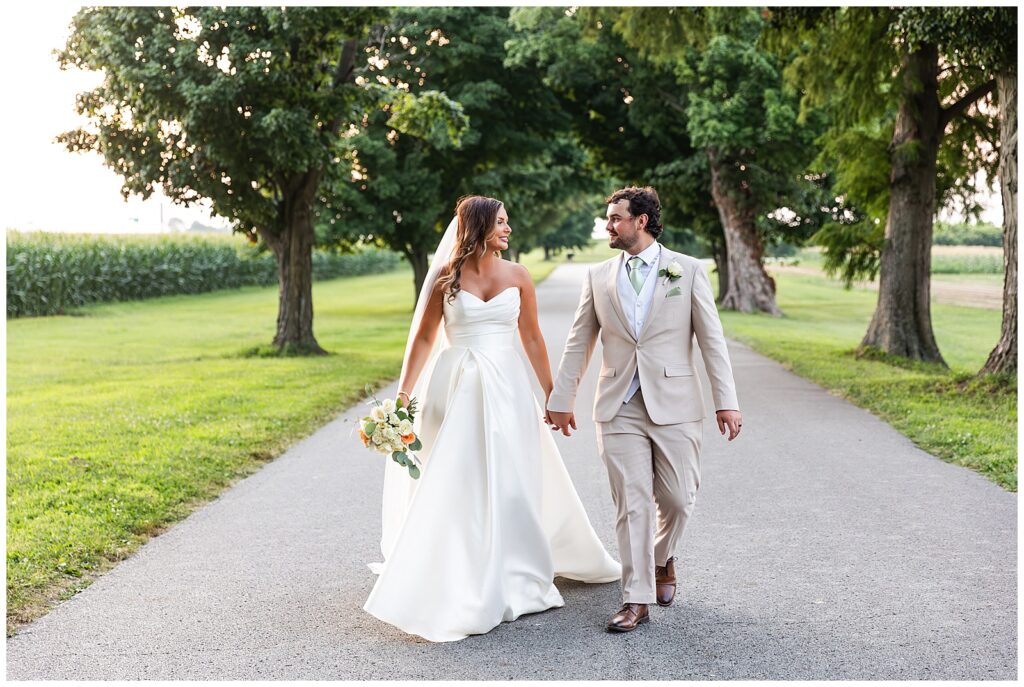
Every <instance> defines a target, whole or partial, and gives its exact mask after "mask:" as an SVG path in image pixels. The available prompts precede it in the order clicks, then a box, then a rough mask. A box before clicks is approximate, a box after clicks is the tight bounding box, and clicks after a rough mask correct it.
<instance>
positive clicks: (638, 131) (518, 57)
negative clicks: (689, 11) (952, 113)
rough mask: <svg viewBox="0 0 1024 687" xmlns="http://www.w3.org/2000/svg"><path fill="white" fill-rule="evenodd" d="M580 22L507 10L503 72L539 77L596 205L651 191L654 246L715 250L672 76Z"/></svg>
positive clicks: (700, 162)
mask: <svg viewBox="0 0 1024 687" xmlns="http://www.w3.org/2000/svg"><path fill="white" fill-rule="evenodd" d="M594 11H595V12H597V11H598V10H594ZM590 12H591V11H590V10H586V9H580V10H575V9H572V8H570V9H563V8H557V7H520V8H516V9H515V10H514V11H513V13H512V23H513V25H514V26H515V27H516V30H517V32H516V35H515V37H514V38H513V39H512V40H511V41H510V42H509V58H508V62H509V64H511V65H516V66H527V67H529V68H531V69H534V70H537V69H540V70H542V73H543V75H544V81H545V83H546V84H547V85H549V86H550V87H551V88H552V89H553V91H554V92H555V93H556V94H557V95H558V98H559V102H560V104H561V107H562V108H563V109H564V110H565V111H566V112H568V113H569V115H570V119H571V123H572V130H573V133H574V134H575V136H576V137H577V138H578V139H579V140H580V142H581V143H582V144H583V145H584V147H585V148H586V149H587V152H588V155H589V158H590V164H591V165H592V166H593V167H594V169H595V174H596V175H598V176H599V177H604V178H605V179H606V181H605V182H604V184H602V187H601V192H602V194H603V195H607V194H608V193H610V192H611V191H612V190H614V189H615V188H618V187H622V186H627V185H631V184H635V185H647V184H650V185H652V186H655V187H656V188H657V189H658V192H659V195H660V196H661V199H662V206H663V208H662V219H663V221H664V224H665V233H664V234H663V235H662V237H661V241H662V242H663V243H665V244H666V245H668V246H670V247H672V248H676V249H680V250H682V249H688V250H689V249H692V248H691V247H692V246H693V245H694V243H693V242H694V236H695V234H696V235H698V236H700V237H701V240H702V241H704V242H705V243H708V244H713V243H717V244H721V243H722V241H721V238H720V237H721V233H722V232H721V224H720V222H719V219H718V214H717V211H716V210H715V206H714V201H713V199H712V198H711V193H710V183H709V180H708V175H707V161H706V158H704V157H703V156H699V155H696V153H695V151H694V150H693V148H692V146H691V145H690V140H689V135H688V133H687V131H686V122H685V120H682V119H681V118H680V117H679V116H678V114H677V113H676V112H675V111H674V110H673V108H672V107H671V106H670V104H669V103H670V102H671V103H674V102H675V98H676V94H675V90H676V86H675V79H674V75H673V74H672V72H671V71H670V70H669V69H667V68H665V67H663V66H659V65H656V64H654V63H653V62H651V61H650V60H647V59H645V58H644V57H642V56H641V55H640V54H639V52H638V51H636V50H635V49H633V48H630V47H629V46H628V45H626V43H625V42H624V41H623V39H622V37H621V36H620V35H618V34H617V33H614V32H613V31H612V30H611V26H610V22H606V21H603V20H602V18H601V16H602V15H598V16H594V15H592V14H590ZM605 19H607V17H605ZM593 212H594V215H595V216H603V214H604V207H603V203H602V202H600V201H598V203H597V205H596V207H594V208H593ZM724 255H725V254H724V251H722V252H718V253H716V254H715V261H716V266H717V268H718V270H719V272H720V275H721V274H725V272H726V270H727V261H726V260H725V259H724ZM724 282H725V280H723V279H721V278H720V279H719V283H720V285H721V284H723V283H724Z"/></svg>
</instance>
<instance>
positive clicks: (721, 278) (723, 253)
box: [711, 239, 729, 305]
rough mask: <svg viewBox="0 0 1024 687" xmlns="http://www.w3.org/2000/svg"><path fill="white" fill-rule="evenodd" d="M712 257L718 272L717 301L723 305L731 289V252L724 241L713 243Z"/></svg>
mask: <svg viewBox="0 0 1024 687" xmlns="http://www.w3.org/2000/svg"><path fill="white" fill-rule="evenodd" d="M711 257H712V258H713V259H714V261H715V271H717V272H718V297H717V298H716V299H715V300H716V302H717V303H718V304H719V305H721V304H722V299H724V298H725V293H726V291H727V290H728V288H729V251H728V250H727V249H726V247H725V240H724V239H723V240H722V241H713V242H712V243H711Z"/></svg>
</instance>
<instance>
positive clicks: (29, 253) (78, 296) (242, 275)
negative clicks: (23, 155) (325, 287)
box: [7, 231, 400, 318]
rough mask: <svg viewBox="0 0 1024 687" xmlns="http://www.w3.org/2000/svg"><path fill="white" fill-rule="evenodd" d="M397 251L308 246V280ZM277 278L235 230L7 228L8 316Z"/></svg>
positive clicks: (351, 271)
mask: <svg viewBox="0 0 1024 687" xmlns="http://www.w3.org/2000/svg"><path fill="white" fill-rule="evenodd" d="M399 261H400V257H399V255H398V254H397V253H394V252H392V251H384V250H376V249H364V250H362V251H360V252H357V253H353V254H347V255H341V254H336V253H332V252H328V251H323V250H315V251H313V278H314V279H332V278H334V277H341V276H349V275H357V274H367V273H370V272H384V271H388V270H392V269H395V268H396V267H397V266H398V263H399ZM277 283H278V269H277V261H276V259H275V257H274V256H273V254H271V253H264V254H262V255H260V254H257V253H256V251H255V249H254V248H253V247H252V246H250V245H249V244H247V243H245V242H244V241H242V239H241V238H240V237H238V236H226V237H225V236H209V237H207V236H204V237H194V236H166V235H163V236H145V235H142V236H132V235H111V236H103V235H96V234H57V233H50V232H31V233H21V232H16V231H8V233H7V317H8V318H10V317H23V316H29V315H59V314H64V313H66V312H67V311H68V310H70V309H72V308H76V307H79V306H82V305H86V304H88V303H101V302H110V301H128V300H139V299H143V298H153V297H156V296H169V295H175V294H189V293H204V292H206V291H214V290H217V289H231V288H237V287H240V286H253V285H256V286H270V285H273V284H277Z"/></svg>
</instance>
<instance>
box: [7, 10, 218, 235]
mask: <svg viewBox="0 0 1024 687" xmlns="http://www.w3.org/2000/svg"><path fill="white" fill-rule="evenodd" d="M26 4H27V3H26ZM76 11H77V7H76V6H74V5H68V4H63V3H60V4H56V3H55V4H49V3H45V4H44V3H37V4H35V7H34V8H32V9H28V10H25V9H19V10H18V11H17V12H16V13H15V12H12V13H11V14H16V15H17V20H16V21H11V22H9V21H8V20H9V19H12V18H13V17H11V16H9V15H7V13H5V23H8V25H7V27H5V28H6V29H7V30H6V33H7V35H6V36H4V39H3V41H0V43H2V50H3V52H4V53H5V54H3V64H4V65H5V66H4V74H3V81H4V93H5V98H4V100H5V102H4V105H3V107H2V108H0V126H2V128H0V131H2V132H3V151H4V155H3V158H4V160H3V164H2V165H0V167H2V168H3V171H2V173H3V177H4V178H3V187H2V188H3V190H4V193H5V195H6V196H7V198H6V200H5V202H3V203H0V223H2V226H3V227H4V229H18V230H21V231H34V230H44V231H66V232H95V233H158V232H161V231H165V230H166V227H167V226H168V223H169V222H170V221H171V220H172V219H174V218H177V219H179V220H181V221H182V222H184V224H185V226H189V225H191V224H192V222H193V221H199V222H201V223H203V224H206V225H210V226H218V227H227V226H228V223H227V222H226V221H224V220H222V219H219V218H218V219H211V218H210V216H209V208H208V206H207V207H206V208H199V207H198V206H196V205H193V206H192V207H191V208H185V207H182V206H179V205H175V204H174V203H172V202H171V201H170V200H168V199H167V198H166V197H164V196H163V194H160V193H157V194H154V196H152V197H150V199H149V200H145V201H143V200H141V199H139V198H138V197H134V198H132V199H131V200H129V201H128V202H125V200H124V198H123V197H122V196H121V192H120V189H121V177H119V176H118V175H117V174H115V173H114V172H113V171H111V170H110V169H108V168H107V167H105V166H104V165H103V163H102V158H101V157H100V156H99V155H98V154H96V153H85V154H82V153H70V152H68V151H67V150H65V149H64V147H63V146H62V145H60V144H58V143H54V142H53V139H54V138H55V137H56V136H57V135H58V134H60V133H63V132H65V131H68V130H71V129H74V128H76V127H77V126H78V125H79V122H80V121H81V118H80V117H79V116H78V115H77V114H76V113H75V95H76V94H77V93H79V92H82V91H86V90H90V89H92V88H94V87H95V86H96V85H98V84H99V82H100V76H99V75H98V74H95V73H89V72H81V71H78V70H69V71H61V70H60V67H58V65H57V60H56V58H55V57H54V56H53V54H52V51H53V50H54V49H55V48H58V47H61V46H63V45H64V43H65V41H66V39H67V36H68V33H69V28H68V27H69V24H70V23H71V18H72V16H74V14H75V12H76ZM8 51H10V53H8ZM12 94H15V95H13V96H12ZM16 94H21V97H17V95H16ZM161 208H162V210H163V225H161Z"/></svg>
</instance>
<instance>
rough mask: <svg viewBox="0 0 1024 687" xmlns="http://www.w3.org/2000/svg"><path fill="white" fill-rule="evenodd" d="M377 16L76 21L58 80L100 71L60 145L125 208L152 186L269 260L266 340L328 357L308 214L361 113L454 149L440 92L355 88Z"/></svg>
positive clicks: (260, 12)
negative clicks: (272, 266) (203, 211)
mask: <svg viewBox="0 0 1024 687" xmlns="http://www.w3.org/2000/svg"><path fill="white" fill-rule="evenodd" d="M383 14H384V10H382V9H380V8H357V7H351V8H346V7H322V8H318V7H287V8H276V7H226V8H218V7H195V8H169V7H168V8H160V7H99V8H85V9H82V10H81V11H79V12H78V13H77V14H76V15H75V17H74V20H73V22H72V33H71V35H70V37H69V38H68V41H67V45H66V46H65V47H64V49H63V50H61V51H60V52H59V54H58V57H59V61H60V64H61V66H62V67H63V68H69V67H77V68H79V69H88V70H93V71H102V72H103V75H104V76H103V82H102V84H101V85H100V86H98V87H97V88H95V89H94V90H92V91H89V92H86V93H83V94H81V95H80V96H79V97H78V102H77V110H78V112H79V113H80V114H84V115H86V116H87V117H88V122H89V123H88V124H87V125H86V126H84V127H82V128H80V129H77V130H74V131H70V132H67V133H65V134H63V135H61V136H60V137H59V140H60V141H62V142H64V143H65V144H66V145H67V147H68V149H69V150H72V151H96V152H99V153H100V154H101V155H102V156H103V158H104V160H105V163H106V164H107V165H108V166H109V167H111V168H112V169H113V170H114V171H116V172H117V173H119V174H120V175H122V176H123V178H124V182H123V186H122V193H123V194H124V195H125V197H128V196H129V195H131V194H139V195H141V196H142V197H148V196H149V195H150V194H151V193H152V192H153V190H154V189H155V188H156V187H157V186H159V187H161V188H162V189H163V192H164V193H165V194H166V195H167V196H168V197H169V198H171V199H173V200H174V201H176V202H180V203H183V204H185V205H188V204H190V203H192V202H195V201H198V200H200V199H204V198H205V199H208V200H209V201H210V202H211V204H212V206H213V211H214V212H215V213H217V214H219V215H221V216H224V217H227V218H229V219H230V220H232V222H233V223H234V229H235V231H237V232H239V233H242V234H245V235H246V236H247V237H248V238H249V239H250V240H252V241H253V242H257V241H259V240H260V239H262V241H263V243H264V245H265V246H268V247H269V248H270V249H271V250H272V251H273V252H274V255H275V256H276V258H277V262H278V267H279V276H280V281H279V283H280V297H279V305H278V317H277V333H276V335H275V337H274V340H273V344H274V345H275V346H276V347H277V348H278V350H279V351H281V352H283V353H314V354H323V353H325V351H324V350H323V349H322V348H321V347H320V346H319V344H318V343H317V341H316V338H315V337H314V335H313V303H312V248H313V244H314V242H315V240H316V234H315V231H314V217H313V207H314V203H315V201H316V200H317V198H318V197H319V196H320V194H321V193H322V190H323V187H324V186H325V185H326V184H327V181H328V179H329V178H330V176H331V175H332V174H334V173H336V168H337V167H338V164H337V163H338V162H340V159H341V156H342V155H343V154H344V141H345V138H344V136H345V135H346V134H347V132H349V131H350V130H351V129H352V128H353V127H355V128H358V127H359V126H361V124H362V121H363V118H364V116H369V115H370V114H372V113H376V112H378V111H381V110H386V111H387V117H388V119H389V121H390V122H391V126H392V127H393V128H394V129H396V130H401V131H405V132H407V133H409V134H415V135H421V136H425V135H430V134H433V133H435V132H436V131H437V130H441V131H443V132H445V134H446V135H448V136H450V137H455V136H457V134H458V131H459V127H460V125H461V123H462V122H461V119H460V118H461V113H460V111H459V108H458V107H457V106H456V105H455V104H454V103H452V102H451V101H449V100H448V99H447V98H445V97H444V96H443V95H441V94H438V93H436V92H435V93H423V94H421V97H412V96H410V95H409V94H407V93H404V92H401V91H398V90H396V89H393V88H388V87H385V86H383V85H381V84H372V83H363V84H360V83H357V79H358V77H359V76H360V74H361V73H362V72H363V71H364V68H365V53H364V46H365V44H366V40H367V36H368V32H369V29H370V27H371V26H372V25H374V24H375V23H376V22H378V21H380V20H381V18H382V16H383Z"/></svg>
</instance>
